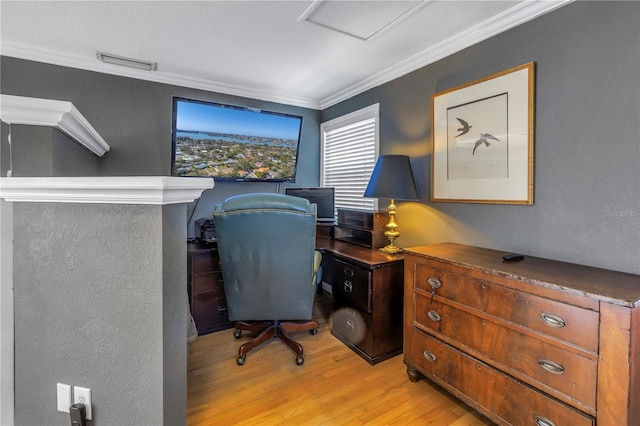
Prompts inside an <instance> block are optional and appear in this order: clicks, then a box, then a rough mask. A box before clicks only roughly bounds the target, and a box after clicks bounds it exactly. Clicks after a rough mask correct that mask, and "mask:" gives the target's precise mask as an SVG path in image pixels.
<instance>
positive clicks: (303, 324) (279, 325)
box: [233, 320, 320, 365]
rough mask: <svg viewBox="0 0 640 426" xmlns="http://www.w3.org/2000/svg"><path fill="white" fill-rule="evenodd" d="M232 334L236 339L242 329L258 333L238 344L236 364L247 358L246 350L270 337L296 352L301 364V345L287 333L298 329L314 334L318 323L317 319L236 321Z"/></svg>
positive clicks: (302, 358) (240, 335) (302, 356)
mask: <svg viewBox="0 0 640 426" xmlns="http://www.w3.org/2000/svg"><path fill="white" fill-rule="evenodd" d="M234 326H235V329H236V330H235V332H234V334H233V335H234V336H235V338H236V339H239V338H240V337H242V331H243V330H244V331H249V332H256V333H258V335H257V336H256V337H255V338H254V339H253V340H251V341H250V342H247V343H245V344H243V345H242V346H240V349H238V359H237V360H236V362H237V363H238V365H243V364H244V363H245V361H246V359H247V352H249V351H250V350H251V349H254V348H256V347H258V346H260V345H261V344H263V343H264V342H266V341H267V340H269V339H271V338H276V339H280V340H281V341H282V342H283V343H284V344H285V345H287V346H288V347H289V348H291V350H293V352H295V354H296V364H298V365H302V364H303V363H304V352H303V349H302V345H301V344H300V343H298V342H296V341H295V340H293V339H292V338H291V336H290V335H289V333H295V332H298V331H310V332H311V334H316V332H317V331H318V327H319V326H320V324H319V323H318V321H315V320H311V321H260V322H245V321H236V322H235V324H234Z"/></svg>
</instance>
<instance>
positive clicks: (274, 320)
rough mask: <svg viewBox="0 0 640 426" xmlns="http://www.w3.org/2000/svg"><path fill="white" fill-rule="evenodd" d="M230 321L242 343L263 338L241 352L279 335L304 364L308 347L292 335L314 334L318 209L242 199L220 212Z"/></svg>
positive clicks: (258, 197) (261, 197) (294, 202)
mask: <svg viewBox="0 0 640 426" xmlns="http://www.w3.org/2000/svg"><path fill="white" fill-rule="evenodd" d="M213 216H214V222H215V226H216V236H217V239H218V252H219V255H220V263H221V266H222V276H223V279H224V290H225V295H226V298H227V308H228V314H229V320H231V321H235V324H234V325H235V332H234V336H235V337H236V338H238V339H239V338H240V337H242V331H243V330H244V331H249V332H251V333H258V334H257V337H255V338H254V339H253V340H251V341H249V342H247V343H244V344H243V345H242V346H240V349H239V350H238V358H237V360H236V361H237V363H238V365H243V364H244V363H245V361H246V358H247V352H249V351H250V350H251V349H253V348H255V347H257V346H259V345H260V344H262V343H264V342H266V341H267V340H269V339H271V338H278V339H280V340H281V341H282V342H283V343H285V344H286V345H287V346H288V347H290V348H291V349H292V350H293V351H294V352H295V353H296V364H298V365H302V364H303V363H304V357H303V348H302V345H301V344H300V343H298V342H296V341H294V340H293V339H292V338H291V337H290V335H289V333H293V332H298V331H310V332H311V334H316V332H317V330H318V327H319V324H318V322H317V321H314V320H312V311H313V302H314V298H315V294H316V286H317V285H318V284H317V283H318V281H319V279H318V278H319V273H321V271H320V272H319V271H318V269H319V267H320V260H321V258H322V256H321V255H320V253H319V252H317V251H316V250H315V243H316V242H315V238H316V205H315V204H311V203H309V201H307V200H305V199H303V198H298V197H292V196H287V195H282V194H268V193H260V194H244V195H237V196H234V197H231V198H229V199H227V200H226V201H225V202H224V203H223V204H221V205H218V206H216V207H215V209H214V213H213Z"/></svg>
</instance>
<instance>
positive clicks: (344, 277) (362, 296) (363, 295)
mask: <svg viewBox="0 0 640 426" xmlns="http://www.w3.org/2000/svg"><path fill="white" fill-rule="evenodd" d="M332 281H333V283H332V286H333V297H334V298H336V299H337V300H339V301H340V302H341V303H350V304H353V305H355V306H357V307H358V308H360V309H362V310H364V311H366V312H368V313H371V272H370V271H368V270H366V269H362V268H359V267H357V266H354V265H351V264H349V263H346V262H343V261H341V260H339V259H335V264H334V270H333V280H332Z"/></svg>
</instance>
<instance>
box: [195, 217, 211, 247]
mask: <svg viewBox="0 0 640 426" xmlns="http://www.w3.org/2000/svg"><path fill="white" fill-rule="evenodd" d="M194 233H195V237H196V239H197V240H198V241H199V242H201V243H204V244H211V243H215V242H216V224H215V223H214V222H213V219H212V218H207V217H202V218H200V219H198V220H196V221H195V224H194Z"/></svg>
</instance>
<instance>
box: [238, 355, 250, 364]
mask: <svg viewBox="0 0 640 426" xmlns="http://www.w3.org/2000/svg"><path fill="white" fill-rule="evenodd" d="M246 361H247V356H246V355H242V356H239V357H238V358H237V359H236V363H238V365H244V363H245V362H246Z"/></svg>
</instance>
